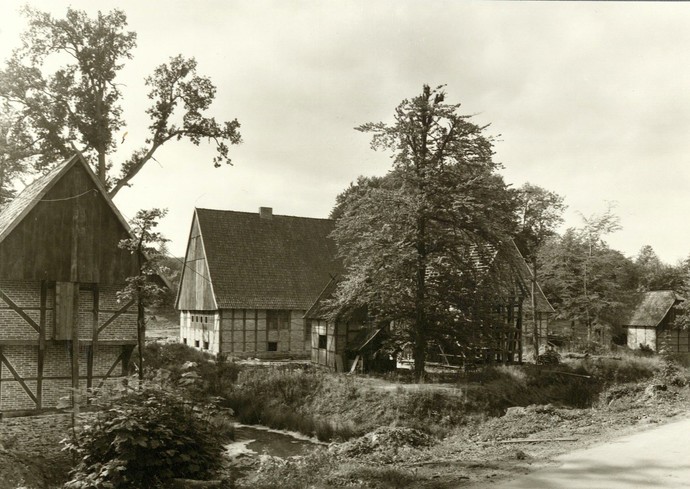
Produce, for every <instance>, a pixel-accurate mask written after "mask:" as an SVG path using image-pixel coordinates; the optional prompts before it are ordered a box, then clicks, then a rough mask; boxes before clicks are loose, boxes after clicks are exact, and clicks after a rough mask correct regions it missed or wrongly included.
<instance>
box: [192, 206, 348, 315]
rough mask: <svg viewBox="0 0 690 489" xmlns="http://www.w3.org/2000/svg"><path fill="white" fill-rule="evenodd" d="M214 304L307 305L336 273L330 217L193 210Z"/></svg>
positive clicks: (250, 306)
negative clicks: (214, 299)
mask: <svg viewBox="0 0 690 489" xmlns="http://www.w3.org/2000/svg"><path fill="white" fill-rule="evenodd" d="M196 216H197V219H198V223H199V229H200V233H201V237H202V240H203V245H204V249H205V254H206V261H207V264H208V270H209V273H210V275H211V282H212V285H213V291H214V293H215V296H216V303H217V304H218V307H220V308H224V309H230V308H240V309H307V308H309V306H311V305H312V303H313V302H314V300H315V299H316V298H317V297H318V296H319V293H320V292H321V291H322V289H323V288H324V286H325V285H326V284H327V283H328V282H329V281H330V280H331V278H332V277H334V276H335V275H336V274H338V273H340V272H341V269H342V265H341V263H340V261H339V260H337V259H336V258H335V256H336V247H335V242H334V241H333V240H332V239H331V238H330V237H329V235H330V233H331V231H333V227H334V221H333V220H331V219H313V218H306V217H293V216H279V215H273V216H271V217H270V218H262V217H260V215H259V213H250V212H235V211H224V210H215V209H196Z"/></svg>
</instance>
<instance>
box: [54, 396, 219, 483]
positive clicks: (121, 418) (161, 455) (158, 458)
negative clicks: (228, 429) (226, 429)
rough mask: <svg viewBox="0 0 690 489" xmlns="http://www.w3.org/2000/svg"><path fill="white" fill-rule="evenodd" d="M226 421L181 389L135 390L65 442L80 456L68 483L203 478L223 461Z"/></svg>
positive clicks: (146, 481)
mask: <svg viewBox="0 0 690 489" xmlns="http://www.w3.org/2000/svg"><path fill="white" fill-rule="evenodd" d="M223 426H224V425H223V423H214V422H213V419H212V418H211V417H210V416H209V415H208V414H207V412H205V411H204V410H203V409H200V408H199V407H195V406H192V405H191V404H190V403H189V402H187V401H185V400H183V399H182V398H181V397H180V396H178V395H175V394H172V393H169V392H166V391H164V390H161V389H155V388H151V387H145V388H142V389H141V390H138V391H135V392H130V393H129V394H127V395H125V396H123V397H122V398H119V399H117V400H116V404H114V405H113V407H110V408H109V409H106V410H104V411H102V412H99V413H98V414H96V417H95V419H94V422H93V423H92V424H89V425H84V426H82V427H81V428H80V429H79V431H78V434H77V437H76V439H73V440H71V441H67V442H65V445H66V448H67V449H68V450H70V451H71V452H72V454H73V455H74V457H75V460H78V463H77V465H76V466H75V467H74V469H73V470H72V472H71V473H70V476H71V479H70V481H69V482H67V483H66V484H65V487H66V488H68V489H91V488H94V489H95V488H101V487H111V488H114V489H118V488H122V489H125V488H134V489H139V488H141V489H143V488H152V487H153V488H155V487H165V484H166V483H167V482H169V481H170V480H171V479H173V478H188V479H203V478H205V477H207V476H208V475H209V474H210V473H213V471H214V470H216V469H217V468H218V467H219V466H220V463H221V461H222V450H223V442H224V435H226V434H227V433H223V431H222V430H221V429H220V428H221V427H223Z"/></svg>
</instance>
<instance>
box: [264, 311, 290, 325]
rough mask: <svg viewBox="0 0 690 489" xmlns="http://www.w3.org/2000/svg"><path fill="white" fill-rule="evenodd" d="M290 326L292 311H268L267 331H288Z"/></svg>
mask: <svg viewBox="0 0 690 489" xmlns="http://www.w3.org/2000/svg"><path fill="white" fill-rule="evenodd" d="M289 324H290V311H286V310H280V309H269V310H267V311H266V329H268V330H279V329H288V326H289Z"/></svg>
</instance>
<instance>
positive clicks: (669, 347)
mask: <svg viewBox="0 0 690 489" xmlns="http://www.w3.org/2000/svg"><path fill="white" fill-rule="evenodd" d="M681 301H683V298H682V297H680V296H679V295H678V294H676V293H675V292H674V291H672V290H655V291H651V292H644V293H642V294H640V296H639V297H638V298H637V301H636V305H635V307H634V309H633V311H632V314H630V317H628V318H627V320H625V321H624V322H623V324H622V327H623V328H625V329H626V330H627V345H628V347H629V348H631V349H633V350H635V349H639V348H642V347H648V348H651V349H652V350H654V351H656V352H660V351H662V350H664V351H666V352H669V353H685V354H687V353H690V340H689V339H688V331H687V330H686V329H680V328H677V327H674V325H673V319H674V317H675V309H674V306H676V305H678V304H679V303H680V302H681Z"/></svg>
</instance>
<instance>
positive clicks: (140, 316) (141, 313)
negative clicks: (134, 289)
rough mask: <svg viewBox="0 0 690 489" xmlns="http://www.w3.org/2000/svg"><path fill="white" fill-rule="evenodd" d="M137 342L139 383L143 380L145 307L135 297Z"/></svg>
mask: <svg viewBox="0 0 690 489" xmlns="http://www.w3.org/2000/svg"><path fill="white" fill-rule="evenodd" d="M137 343H138V344H139V384H141V382H142V381H143V380H144V344H145V343H146V309H145V308H144V304H143V303H142V302H141V298H139V299H137Z"/></svg>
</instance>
